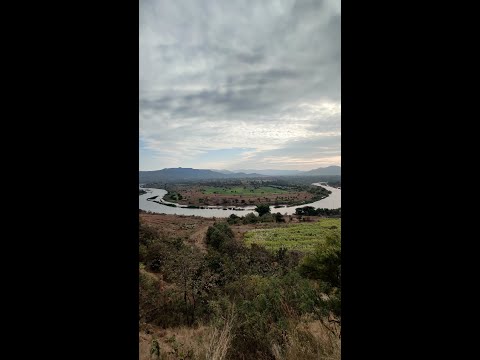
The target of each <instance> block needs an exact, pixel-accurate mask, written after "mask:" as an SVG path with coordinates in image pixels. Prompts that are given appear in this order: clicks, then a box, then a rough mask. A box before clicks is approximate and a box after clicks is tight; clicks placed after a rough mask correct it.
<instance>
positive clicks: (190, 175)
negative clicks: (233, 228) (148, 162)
mask: <svg viewBox="0 0 480 360" xmlns="http://www.w3.org/2000/svg"><path fill="white" fill-rule="evenodd" d="M340 174H341V167H340V166H328V167H325V168H318V169H313V170H310V171H300V170H274V169H265V170H253V169H245V170H235V171H230V170H204V169H193V168H167V169H163V170H154V171H140V172H139V182H140V183H152V182H171V181H182V180H208V179H233V178H258V177H266V176H309V175H312V176H313V175H317V176H318V175H340Z"/></svg>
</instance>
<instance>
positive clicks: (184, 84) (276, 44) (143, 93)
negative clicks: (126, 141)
mask: <svg viewBox="0 0 480 360" xmlns="http://www.w3.org/2000/svg"><path fill="white" fill-rule="evenodd" d="M139 56H140V59H139V60H140V72H139V85H140V92H139V101H140V113H139V118H140V169H141V170H157V169H162V168H165V167H179V166H181V167H194V168H204V169H207V168H211V169H241V168H250V169H252V168H253V169H262V168H270V169H271V168H276V169H299V170H310V169H313V168H318V167H324V166H328V165H340V115H341V106H340V62H341V52H340V0H328V1H327V0H324V1H322V0H297V1H295V0H279V1H275V0H271V1H258V0H255V1H246V0H245V1H241V0H232V1H225V0H218V1H213V0H204V1H202V0H191V1H184V0H175V1H173V0H170V1H165V0H140V49H139Z"/></svg>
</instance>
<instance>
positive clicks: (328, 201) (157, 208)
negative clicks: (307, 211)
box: [139, 183, 341, 217]
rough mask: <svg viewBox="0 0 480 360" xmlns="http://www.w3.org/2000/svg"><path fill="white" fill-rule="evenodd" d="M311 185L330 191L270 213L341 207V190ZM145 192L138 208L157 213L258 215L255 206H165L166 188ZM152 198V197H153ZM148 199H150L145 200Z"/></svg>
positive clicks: (148, 189) (290, 212)
mask: <svg viewBox="0 0 480 360" xmlns="http://www.w3.org/2000/svg"><path fill="white" fill-rule="evenodd" d="M312 185H316V186H322V187H324V188H325V189H327V190H330V191H331V192H332V193H331V194H330V195H329V196H328V197H326V198H325V199H322V200H318V201H315V202H312V203H310V204H303V205H297V206H289V207H279V208H275V207H274V206H270V210H271V212H272V213H277V212H279V213H281V214H282V215H284V214H287V215H292V214H295V209H297V208H300V207H304V206H313V207H315V208H326V209H338V208H340V207H341V190H340V189H337V188H333V187H330V186H327V185H320V183H314V184H312ZM142 190H145V191H146V192H147V193H146V194H143V195H140V196H139V209H141V210H145V211H151V212H154V213H159V214H176V215H189V216H191V215H195V216H202V217H213V216H215V217H229V216H230V215H231V214H235V215H237V216H245V215H247V214H248V213H252V212H253V213H254V214H255V215H258V214H257V213H256V212H255V211H254V209H255V206H246V207H244V208H243V209H245V210H230V209H227V210H223V208H220V209H218V208H217V207H216V206H212V207H210V208H206V209H189V208H187V207H183V206H184V205H177V207H172V206H167V205H163V204H159V203H158V202H155V201H159V202H163V203H164V204H171V203H169V202H168V201H164V200H162V198H163V197H164V196H165V195H166V194H167V190H164V189H152V188H142ZM155 196H156V198H154V199H152V198H153V197H155ZM147 199H150V200H147ZM236 209H238V207H237V208H236Z"/></svg>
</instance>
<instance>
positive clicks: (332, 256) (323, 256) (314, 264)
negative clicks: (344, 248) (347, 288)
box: [299, 235, 341, 288]
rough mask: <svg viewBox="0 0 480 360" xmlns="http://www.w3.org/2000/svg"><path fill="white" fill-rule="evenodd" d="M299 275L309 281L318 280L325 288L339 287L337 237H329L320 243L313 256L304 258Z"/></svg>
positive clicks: (339, 249)
mask: <svg viewBox="0 0 480 360" xmlns="http://www.w3.org/2000/svg"><path fill="white" fill-rule="evenodd" d="M299 270H300V273H301V274H302V275H303V276H304V277H307V278H309V279H314V280H320V281H321V282H322V283H323V285H326V286H327V288H339V287H340V285H341V281H340V280H341V272H340V270H341V248H340V238H339V236H338V235H337V236H334V235H332V236H330V237H329V238H327V240H326V241H325V242H324V243H320V244H319V245H318V246H317V248H316V249H315V251H314V253H313V254H310V255H308V256H306V257H305V258H304V260H303V262H302V264H301V265H300V269H299Z"/></svg>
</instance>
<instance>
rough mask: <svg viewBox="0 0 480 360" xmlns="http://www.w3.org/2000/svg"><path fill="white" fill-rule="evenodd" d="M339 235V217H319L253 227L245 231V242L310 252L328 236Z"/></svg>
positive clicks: (270, 248) (272, 248)
mask: <svg viewBox="0 0 480 360" xmlns="http://www.w3.org/2000/svg"><path fill="white" fill-rule="evenodd" d="M334 236H338V237H340V236H341V219H338V218H336V219H328V218H326V219H320V220H319V221H318V222H315V223H300V224H292V225H289V226H286V227H279V228H273V229H255V230H251V231H248V232H247V233H245V238H244V239H245V243H246V244H247V245H250V244H258V245H263V246H265V248H267V249H269V250H273V251H274V250H278V249H280V248H282V247H284V248H287V249H288V250H298V251H302V252H312V251H313V250H314V249H315V246H316V245H317V244H318V243H320V242H323V241H325V240H326V239H327V238H328V237H334Z"/></svg>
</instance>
